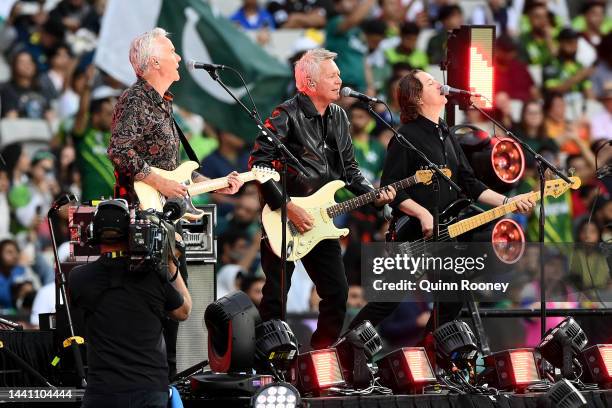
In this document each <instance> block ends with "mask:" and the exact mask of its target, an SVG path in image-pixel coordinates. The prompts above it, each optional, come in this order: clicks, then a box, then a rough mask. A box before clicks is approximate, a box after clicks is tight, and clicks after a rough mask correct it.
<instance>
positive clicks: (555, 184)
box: [544, 176, 582, 198]
mask: <svg viewBox="0 0 612 408" xmlns="http://www.w3.org/2000/svg"><path fill="white" fill-rule="evenodd" d="M569 179H570V180H571V182H572V184H568V183H567V182H565V181H564V180H562V179H555V180H548V181H547V182H546V184H545V185H544V195H545V196H553V197H555V198H557V197H559V196H560V195H561V194H563V193H565V192H566V191H567V190H569V189H570V188H571V189H572V190H577V189H578V188H580V185H581V184H582V182H581V181H580V178H579V177H577V176H573V177H570V178H569Z"/></svg>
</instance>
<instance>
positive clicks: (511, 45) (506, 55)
mask: <svg viewBox="0 0 612 408" xmlns="http://www.w3.org/2000/svg"><path fill="white" fill-rule="evenodd" d="M517 57H518V47H517V45H516V43H515V42H514V40H513V39H512V38H511V37H509V36H507V35H502V36H500V37H499V38H498V39H497V41H496V42H495V70H496V72H495V77H494V82H495V84H494V89H495V92H505V93H507V94H508V95H509V96H510V98H511V99H518V100H521V101H523V102H526V101H528V100H529V99H532V98H537V97H538V96H539V91H538V88H537V87H536V86H535V83H534V81H533V78H532V77H531V74H530V73H529V70H528V69H527V65H526V64H525V63H524V62H522V61H520V60H519V59H518V58H517Z"/></svg>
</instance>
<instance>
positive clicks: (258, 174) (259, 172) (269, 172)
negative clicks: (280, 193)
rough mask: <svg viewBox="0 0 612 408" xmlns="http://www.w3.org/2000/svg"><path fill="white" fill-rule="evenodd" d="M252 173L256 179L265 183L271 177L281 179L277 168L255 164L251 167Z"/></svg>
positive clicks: (275, 179) (276, 179)
mask: <svg viewBox="0 0 612 408" xmlns="http://www.w3.org/2000/svg"><path fill="white" fill-rule="evenodd" d="M251 173H252V174H253V177H254V178H255V180H257V181H258V182H259V183H260V184H262V183H265V182H266V181H268V180H270V179H272V180H274V181H279V180H280V174H278V172H277V171H276V170H274V169H271V168H269V167H259V166H255V167H253V168H252V169H251Z"/></svg>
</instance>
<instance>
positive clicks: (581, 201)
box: [565, 154, 609, 217]
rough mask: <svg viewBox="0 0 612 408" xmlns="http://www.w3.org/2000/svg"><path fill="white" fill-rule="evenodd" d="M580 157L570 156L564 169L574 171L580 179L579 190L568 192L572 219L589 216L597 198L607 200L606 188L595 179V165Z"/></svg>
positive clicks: (577, 155)
mask: <svg viewBox="0 0 612 408" xmlns="http://www.w3.org/2000/svg"><path fill="white" fill-rule="evenodd" d="M590 158H591V157H590V156H589V157H588V158H585V157H584V156H582V155H579V154H576V155H570V156H568V158H567V160H566V165H565V168H566V169H567V170H568V171H569V170H570V169H574V171H575V174H576V176H578V178H580V182H581V185H580V188H579V189H578V190H570V192H569V194H570V196H571V197H572V208H573V214H574V217H580V216H582V215H587V214H591V212H592V209H593V205H594V202H595V200H596V199H597V197H598V196H602V197H607V198H609V192H608V190H607V189H606V186H605V185H604V184H603V183H602V182H601V181H600V180H598V179H597V178H596V177H595V163H594V162H593V161H591V160H589V159H590Z"/></svg>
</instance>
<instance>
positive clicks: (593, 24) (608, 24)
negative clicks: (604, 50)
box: [572, 0, 612, 47]
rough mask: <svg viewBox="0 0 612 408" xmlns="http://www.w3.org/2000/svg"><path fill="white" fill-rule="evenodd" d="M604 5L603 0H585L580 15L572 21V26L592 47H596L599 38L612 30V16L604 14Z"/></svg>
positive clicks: (599, 41) (599, 40)
mask: <svg viewBox="0 0 612 408" xmlns="http://www.w3.org/2000/svg"><path fill="white" fill-rule="evenodd" d="M605 7H606V3H605V1H603V0H586V1H585V2H583V5H582V10H581V12H580V15H579V16H577V17H576V18H574V20H573V21H572V27H573V28H574V29H575V30H576V31H578V32H579V33H581V35H582V37H583V38H584V39H585V40H586V41H587V42H588V43H589V44H591V45H592V46H593V47H597V46H598V45H599V44H600V43H601V38H602V37H603V36H604V35H606V34H608V33H609V32H610V31H612V18H610V17H608V16H606V9H605Z"/></svg>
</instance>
